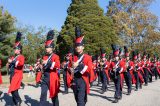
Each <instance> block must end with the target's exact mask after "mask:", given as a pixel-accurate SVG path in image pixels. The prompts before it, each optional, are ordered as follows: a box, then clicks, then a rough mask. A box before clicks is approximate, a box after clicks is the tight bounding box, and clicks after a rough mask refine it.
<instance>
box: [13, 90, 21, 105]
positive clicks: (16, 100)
mask: <svg viewBox="0 0 160 106" xmlns="http://www.w3.org/2000/svg"><path fill="white" fill-rule="evenodd" d="M11 94H12V99H13V102H14V104H15V105H16V104H17V103H20V102H21V101H22V100H21V98H20V96H19V93H18V90H15V91H12V92H11Z"/></svg>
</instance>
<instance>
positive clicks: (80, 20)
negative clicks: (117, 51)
mask: <svg viewBox="0 0 160 106" xmlns="http://www.w3.org/2000/svg"><path fill="white" fill-rule="evenodd" d="M67 13H68V16H67V18H66V20H65V22H64V25H63V26H62V30H61V32H60V34H61V36H62V39H63V40H62V41H63V42H62V43H60V44H59V49H60V50H61V51H60V55H61V56H63V55H64V54H65V53H66V51H67V50H68V47H69V46H73V41H74V38H75V31H74V30H75V27H76V26H79V27H80V28H81V29H82V33H83V35H84V36H85V51H86V52H90V53H92V54H94V53H95V52H96V51H99V48H100V47H104V48H106V50H107V51H108V52H109V51H110V44H111V43H115V42H117V41H118V38H117V36H116V34H115V31H114V28H113V22H112V20H111V19H110V18H108V17H106V16H104V14H103V10H102V9H101V8H100V7H99V5H98V2H97V0H72V3H71V4H70V7H69V8H68V10H67Z"/></svg>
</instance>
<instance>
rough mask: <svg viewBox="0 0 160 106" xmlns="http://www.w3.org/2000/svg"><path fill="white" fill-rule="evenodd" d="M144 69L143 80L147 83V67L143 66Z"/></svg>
mask: <svg viewBox="0 0 160 106" xmlns="http://www.w3.org/2000/svg"><path fill="white" fill-rule="evenodd" d="M143 70H144V76H143V77H144V82H145V84H148V76H149V73H148V69H147V68H143Z"/></svg>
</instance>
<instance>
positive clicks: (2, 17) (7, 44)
mask: <svg viewBox="0 0 160 106" xmlns="http://www.w3.org/2000/svg"><path fill="white" fill-rule="evenodd" d="M15 21H16V20H15V18H14V17H13V16H12V15H11V14H10V13H9V12H8V11H6V10H4V9H3V7H2V6H1V7H0V59H2V61H3V66H4V65H5V63H6V61H7V58H8V56H9V55H11V54H12V50H13V49H12V47H13V45H12V38H13V36H12V33H13V32H14V31H15V26H14V23H15Z"/></svg>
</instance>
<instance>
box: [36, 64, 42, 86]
mask: <svg viewBox="0 0 160 106" xmlns="http://www.w3.org/2000/svg"><path fill="white" fill-rule="evenodd" d="M38 67H40V66H36V68H38ZM36 70H37V69H36ZM41 77H42V71H41V70H39V71H37V72H36V83H38V82H40V81H41Z"/></svg>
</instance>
